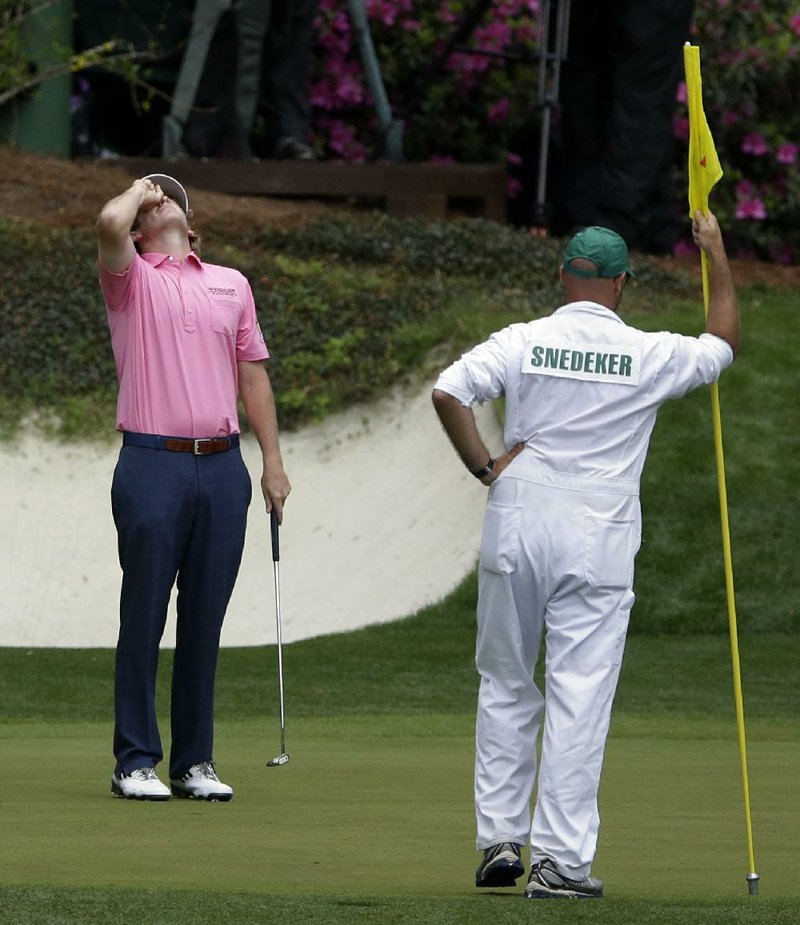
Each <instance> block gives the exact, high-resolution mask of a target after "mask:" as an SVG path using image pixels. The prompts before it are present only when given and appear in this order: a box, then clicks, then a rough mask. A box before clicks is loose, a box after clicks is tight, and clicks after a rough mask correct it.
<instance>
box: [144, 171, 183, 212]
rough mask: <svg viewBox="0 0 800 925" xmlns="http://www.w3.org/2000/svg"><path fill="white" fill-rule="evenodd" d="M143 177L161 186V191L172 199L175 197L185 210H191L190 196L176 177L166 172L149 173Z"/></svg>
mask: <svg viewBox="0 0 800 925" xmlns="http://www.w3.org/2000/svg"><path fill="white" fill-rule="evenodd" d="M142 179H143V180H150V181H151V182H152V183H153V184H154V185H155V186H160V187H161V192H162V193H166V194H167V196H169V197H170V199H174V200H175V202H177V203H178V205H179V206H180V207H181V208H182V209H183V211H184V212H188V211H189V197H188V196H187V195H186V190H185V189H184V188H183V187H182V186H181V184H180V183H178V181H177V180H176V179H175V177H168V176H167V175H166V174H165V173H149V174H148V175H147V176H146V177H142Z"/></svg>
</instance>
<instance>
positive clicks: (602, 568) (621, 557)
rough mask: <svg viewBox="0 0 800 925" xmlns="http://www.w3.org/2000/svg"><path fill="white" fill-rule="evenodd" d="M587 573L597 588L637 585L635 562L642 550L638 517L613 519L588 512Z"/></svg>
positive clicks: (586, 524) (586, 527) (587, 576)
mask: <svg viewBox="0 0 800 925" xmlns="http://www.w3.org/2000/svg"><path fill="white" fill-rule="evenodd" d="M584 532H585V543H586V548H585V555H586V558H585V560H584V572H585V575H586V580H587V581H588V582H589V584H590V585H591V586H592V587H593V588H628V587H630V586H631V584H633V561H634V558H635V557H636V553H637V552H638V550H639V529H638V524H637V521H635V520H610V519H607V518H605V517H597V516H596V515H594V514H587V515H586V519H585V529H584Z"/></svg>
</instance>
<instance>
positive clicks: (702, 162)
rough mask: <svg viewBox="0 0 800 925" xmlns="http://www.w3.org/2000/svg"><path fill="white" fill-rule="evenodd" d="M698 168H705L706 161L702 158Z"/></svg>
mask: <svg viewBox="0 0 800 925" xmlns="http://www.w3.org/2000/svg"><path fill="white" fill-rule="evenodd" d="M700 166H701V167H705V166H706V159H705V158H703V159H702V160H701V161H700Z"/></svg>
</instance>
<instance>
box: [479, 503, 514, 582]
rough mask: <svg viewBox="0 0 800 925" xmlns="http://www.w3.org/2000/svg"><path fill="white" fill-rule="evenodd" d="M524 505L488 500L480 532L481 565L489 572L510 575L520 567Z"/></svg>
mask: <svg viewBox="0 0 800 925" xmlns="http://www.w3.org/2000/svg"><path fill="white" fill-rule="evenodd" d="M521 525H522V507H520V506H518V505H515V504H498V503H497V502H496V501H489V502H488V503H487V505H486V513H485V515H484V518H483V532H482V533H481V566H482V567H483V568H485V569H486V570H487V571H489V572H496V573H498V574H500V575H509V574H511V572H513V571H514V569H516V567H517V557H518V556H519V547H520V528H521Z"/></svg>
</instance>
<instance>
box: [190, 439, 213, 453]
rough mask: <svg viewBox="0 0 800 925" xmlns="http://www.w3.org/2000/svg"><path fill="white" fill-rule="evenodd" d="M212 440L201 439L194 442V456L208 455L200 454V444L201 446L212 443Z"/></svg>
mask: <svg viewBox="0 0 800 925" xmlns="http://www.w3.org/2000/svg"><path fill="white" fill-rule="evenodd" d="M211 440H212V438H211V437H201V438H200V439H199V440H195V441H194V450H193V451H192V452H193V453H194V455H195V456H204V455H206V454H205V453H201V452H200V444H201V443H211Z"/></svg>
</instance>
